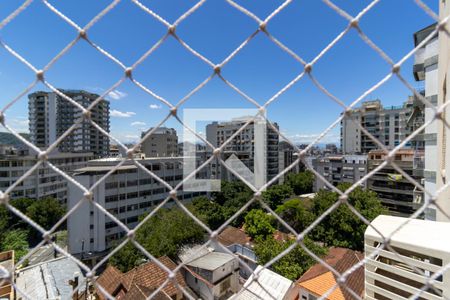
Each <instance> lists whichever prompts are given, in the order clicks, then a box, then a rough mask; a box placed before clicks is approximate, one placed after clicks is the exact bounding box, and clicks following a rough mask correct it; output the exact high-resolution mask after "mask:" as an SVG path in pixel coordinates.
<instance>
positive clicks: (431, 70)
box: [413, 24, 439, 220]
mask: <svg viewBox="0 0 450 300" xmlns="http://www.w3.org/2000/svg"><path fill="white" fill-rule="evenodd" d="M435 26H436V24H433V25H430V26H427V27H425V28H423V29H421V30H419V31H417V32H416V33H414V46H415V47H417V46H418V45H419V44H420V43H422V42H423V41H424V40H425V39H426V38H427V37H428V36H429V35H430V34H432V33H433V30H434V28H435ZM438 50H439V39H438V35H437V34H434V36H433V37H432V38H431V39H430V40H429V41H428V42H427V43H426V44H425V45H424V46H422V48H420V49H418V51H417V52H416V54H415V57H414V66H413V74H414V78H415V79H416V81H419V82H424V90H423V91H422V95H423V96H424V97H425V98H426V99H427V100H428V101H429V102H430V103H431V104H432V105H434V106H436V105H437V102H438ZM416 103H417V105H416V106H417V107H418V110H420V111H421V112H422V114H423V115H424V121H425V122H429V121H430V120H431V119H432V118H433V117H434V112H433V109H432V107H426V106H425V104H424V103H423V102H421V101H416ZM438 125H439V122H433V123H431V124H429V125H428V126H427V127H426V128H425V130H424V131H423V132H421V133H420V134H419V135H418V136H417V138H416V139H417V140H420V141H421V142H422V143H423V144H424V150H425V151H424V158H423V175H422V176H423V178H424V179H423V184H424V187H425V189H427V191H429V192H431V193H434V192H435V191H436V171H437V170H438V159H437V157H438V152H437V131H438ZM424 197H425V200H426V201H428V200H429V195H428V194H425V195H424ZM425 218H427V219H429V220H435V219H436V208H435V207H434V206H431V207H430V208H429V209H427V211H426V214H425Z"/></svg>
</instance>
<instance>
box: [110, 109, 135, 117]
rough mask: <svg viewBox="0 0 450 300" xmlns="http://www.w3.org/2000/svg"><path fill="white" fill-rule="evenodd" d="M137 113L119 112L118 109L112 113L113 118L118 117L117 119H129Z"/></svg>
mask: <svg viewBox="0 0 450 300" xmlns="http://www.w3.org/2000/svg"><path fill="white" fill-rule="evenodd" d="M135 114H136V113H135V112H132V111H126V112H123V111H119V110H116V109H112V110H111V112H110V115H111V117H116V118H129V117H131V116H134V115H135Z"/></svg>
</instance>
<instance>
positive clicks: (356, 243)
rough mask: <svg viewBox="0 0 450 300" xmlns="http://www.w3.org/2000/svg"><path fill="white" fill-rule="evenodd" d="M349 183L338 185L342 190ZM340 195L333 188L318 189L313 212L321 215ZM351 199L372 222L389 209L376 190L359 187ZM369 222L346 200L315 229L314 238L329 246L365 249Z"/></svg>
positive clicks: (349, 199) (350, 201)
mask: <svg viewBox="0 0 450 300" xmlns="http://www.w3.org/2000/svg"><path fill="white" fill-rule="evenodd" d="M349 187H350V185H349V184H341V185H339V186H338V188H339V189H341V190H343V191H344V190H346V189H347V188H349ZM338 199H339V195H338V194H337V193H336V192H331V191H325V190H322V191H319V192H318V193H317V195H316V197H315V198H314V201H313V208H312V209H313V212H314V214H315V215H316V216H320V215H322V214H323V213H324V212H325V211H326V210H327V209H328V208H329V207H330V206H331V205H333V204H334V203H336V201H338ZM348 202H349V203H350V204H351V205H353V206H354V207H355V209H356V210H358V211H359V212H360V213H361V215H362V216H364V217H365V218H366V219H367V220H368V221H369V222H370V221H372V220H373V219H375V218H376V217H377V216H378V215H380V214H386V213H387V210H386V209H385V208H384V207H383V206H382V204H381V202H380V200H379V199H378V197H377V194H376V193H375V192H372V191H369V190H363V189H362V188H360V187H358V188H356V189H355V190H353V191H352V192H351V193H350V195H349V197H348ZM366 228H367V225H366V224H365V223H364V222H363V221H361V220H360V219H359V217H358V216H357V215H355V214H354V213H353V212H352V211H351V210H350V208H349V207H348V206H347V205H346V204H341V205H340V206H339V207H338V208H337V209H335V210H334V211H333V212H332V213H331V214H329V215H328V216H327V217H325V218H324V220H323V221H322V222H320V223H319V225H318V226H316V228H315V229H314V230H313V231H312V235H313V238H314V239H315V240H317V241H323V242H325V243H326V244H327V245H329V246H336V247H346V248H350V249H354V250H360V251H362V250H363V249H364V232H365V230H366Z"/></svg>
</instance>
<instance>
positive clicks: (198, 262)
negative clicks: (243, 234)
mask: <svg viewBox="0 0 450 300" xmlns="http://www.w3.org/2000/svg"><path fill="white" fill-rule="evenodd" d="M235 259H236V258H235V257H234V256H233V255H231V254H228V253H220V252H210V253H208V254H206V255H204V256H202V257H199V258H197V259H195V260H193V261H191V262H189V263H187V264H186V265H187V266H190V267H195V268H200V269H203V270H209V271H214V270H216V269H218V268H220V267H221V266H223V265H224V264H226V263H228V262H230V261H233V260H235Z"/></svg>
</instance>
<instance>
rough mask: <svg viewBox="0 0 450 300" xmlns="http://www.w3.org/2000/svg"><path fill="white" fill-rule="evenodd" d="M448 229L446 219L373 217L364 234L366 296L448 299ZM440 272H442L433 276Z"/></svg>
mask: <svg viewBox="0 0 450 300" xmlns="http://www.w3.org/2000/svg"><path fill="white" fill-rule="evenodd" d="M400 227H402V228H401V229H399V228H400ZM374 228H376V230H375V229H374ZM448 232H450V223H448V222H434V221H427V220H417V219H412V220H407V219H406V218H401V217H394V216H378V217H377V218H375V220H373V221H372V223H371V226H368V227H367V230H366V232H365V234H364V249H365V256H366V259H367V261H366V263H365V298H366V299H382V300H384V299H407V298H411V299H435V300H439V299H449V298H450V270H448V269H446V267H447V266H448V265H449V264H450V235H449V234H448ZM380 234H381V235H383V236H381V235H380ZM385 237H390V238H389V245H390V247H389V248H388V247H386V245H384V240H385ZM374 252H376V253H374ZM439 271H442V274H440V275H439V276H436V275H435V274H436V273H437V272H439ZM433 275H435V276H434V277H433V278H434V280H431V277H432V276H433ZM426 283H429V286H428V287H425V284H426ZM421 289H423V291H422V292H421V293H420V294H419V292H420V290H421Z"/></svg>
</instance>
